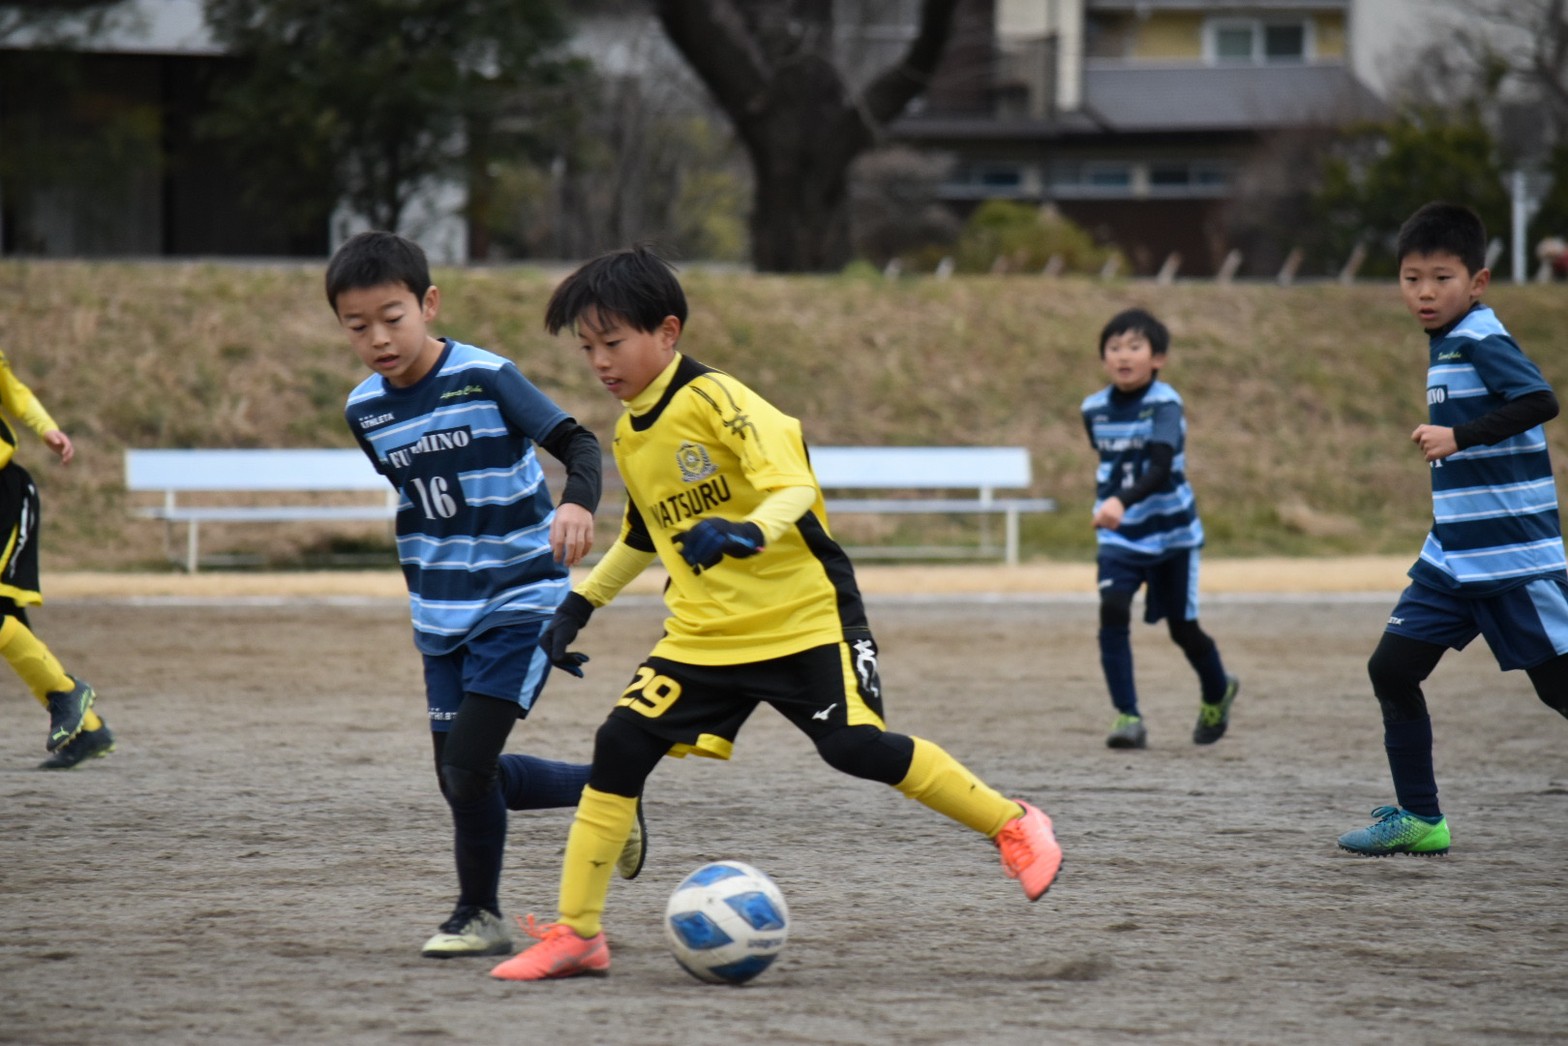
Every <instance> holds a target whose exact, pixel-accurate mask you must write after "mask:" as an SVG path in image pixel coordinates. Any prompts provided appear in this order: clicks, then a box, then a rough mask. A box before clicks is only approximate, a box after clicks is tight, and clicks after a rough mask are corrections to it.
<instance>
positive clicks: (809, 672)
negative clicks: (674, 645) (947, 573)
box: [610, 632, 883, 759]
mask: <svg viewBox="0 0 1568 1046" xmlns="http://www.w3.org/2000/svg"><path fill="white" fill-rule="evenodd" d="M764 703H765V704H770V705H772V706H773V707H774V708H776V709H778V711H779V712H780V714H782V715H783V716H784V718H786V719H788V720H789V721H790V722H791V723H794V724H795V725H796V726H797V727H799V728H800V729H801V730H803V731H805V733H806V735H807V736H809V737H811V738H812V739H813V740H815V739H816V738H817V737H820V736H821V735H823V734H826V733H831V732H832V731H834V730H840V729H843V728H844V727H846V726H863V725H869V726H875V727H877V728H878V729H882V728H883V722H882V683H881V680H880V678H879V677H878V674H877V645H876V641H875V640H873V639H872V638H871V634H870V633H869V632H863V633H861V634H859V635H853V636H850V637H849V638H847V639H846V640H845V641H844V642H841V643H829V644H827V645H825V646H817V647H812V648H810V649H809V650H802V651H801V652H800V653H798V654H788V655H786V656H784V657H776V658H772V659H770V660H767V661H751V662H748V663H746V664H741V665H692V664H687V663H686V662H683V661H671V660H669V659H668V658H663V657H650V658H649V659H648V660H647V661H644V662H643V663H642V664H641V665H640V666H638V668H637V673H636V674H635V675H634V676H633V677H632V681H631V685H630V686H628V687H627V688H626V690H625V692H624V693H622V695H621V699H620V701H618V702H617V703H616V705H615V707H614V708H613V709H611V711H610V715H611V716H612V717H616V718H620V719H623V720H625V721H627V722H629V723H632V724H634V725H636V726H637V727H638V728H639V729H641V730H644V731H646V732H647V733H650V734H652V735H653V736H655V737H659V738H663V739H664V740H666V741H668V742H670V752H669V754H670V755H674V756H684V755H705V756H709V757H712V758H715V759H728V758H729V757H730V753H731V751H732V750H733V749H734V745H735V735H736V734H738V733H740V728H741V727H742V726H743V725H745V722H746V720H747V718H748V717H749V716H750V715H751V713H752V711H753V710H754V709H756V707H757V705H759V704H764Z"/></svg>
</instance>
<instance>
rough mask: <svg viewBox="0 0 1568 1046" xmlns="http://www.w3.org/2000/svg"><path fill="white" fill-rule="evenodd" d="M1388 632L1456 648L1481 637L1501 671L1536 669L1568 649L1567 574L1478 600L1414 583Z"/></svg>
mask: <svg viewBox="0 0 1568 1046" xmlns="http://www.w3.org/2000/svg"><path fill="white" fill-rule="evenodd" d="M1387 631H1389V632H1392V633H1394V634H1395V635H1397V636H1405V637H1407V638H1409V639H1418V640H1420V641H1421V642H1423V643H1435V644H1437V645H1438V646H1446V647H1452V648H1453V649H1455V650H1463V649H1464V648H1465V646H1466V645H1467V644H1468V643H1469V642H1470V640H1472V639H1474V638H1475V637H1476V636H1478V635H1479V636H1485V637H1486V643H1487V646H1489V647H1491V648H1492V654H1493V656H1494V657H1496V658H1497V663H1498V665H1499V666H1501V667H1502V668H1503V669H1504V670H1505V671H1507V670H1509V669H1515V668H1534V667H1535V666H1536V665H1539V664H1544V663H1545V662H1547V661H1550V660H1551V659H1552V658H1554V657H1557V656H1558V655H1559V654H1568V577H1541V578H1536V579H1535V580H1534V581H1531V582H1529V583H1528V584H1524V585H1520V586H1518V587H1517V588H1510V589H1509V590H1508V591H1506V592H1500V593H1498V594H1497V595H1495V596H1486V597H1483V598H1479V599H1464V598H1462V597H1460V596H1458V595H1455V594H1454V593H1452V592H1443V591H1441V590H1439V589H1435V588H1430V587H1428V586H1426V585H1422V584H1416V583H1412V584H1411V585H1410V586H1409V587H1408V588H1406V589H1405V591H1404V592H1403V593H1402V594H1401V595H1400V597H1399V602H1398V604H1396V605H1395V607H1394V611H1393V613H1392V614H1390V615H1389V618H1388V628H1387Z"/></svg>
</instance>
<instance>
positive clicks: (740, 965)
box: [664, 861, 789, 984]
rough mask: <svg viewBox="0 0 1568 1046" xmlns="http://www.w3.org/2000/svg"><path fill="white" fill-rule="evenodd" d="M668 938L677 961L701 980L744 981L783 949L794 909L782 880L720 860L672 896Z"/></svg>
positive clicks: (696, 873)
mask: <svg viewBox="0 0 1568 1046" xmlns="http://www.w3.org/2000/svg"><path fill="white" fill-rule="evenodd" d="M664 936H665V937H666V938H667V939H668V940H669V943H670V951H671V953H673V954H674V956H675V961H676V962H678V963H680V964H681V967H682V968H683V969H685V971H686V972H687V973H689V974H691V975H692V976H693V977H695V978H697V979H698V980H699V981H707V982H709V983H710V984H744V983H745V982H747V981H749V980H751V979H752V978H753V977H755V976H757V974H759V973H761V972H762V971H763V970H766V969H767V968H768V967H769V966H770V965H772V963H773V960H774V959H776V958H778V955H779V952H781V951H783V950H784V941H785V939H786V938H787V937H788V936H789V907H788V906H787V905H785V903H784V895H783V894H782V893H780V892H779V888H778V884H776V883H775V882H774V881H773V880H772V879H770V878H768V877H767V876H766V875H765V874H763V873H762V872H759V871H758V870H757V869H755V868H753V867H752V866H751V865H749V864H742V863H741V862H740V861H715V862H714V863H712V864H705V865H703V866H702V867H701V868H698V869H697V870H696V871H694V872H692V873H691V874H690V875H688V876H687V877H686V878H685V879H682V880H681V884H680V885H679V886H677V887H676V888H675V892H674V893H672V894H671V895H670V903H669V904H668V905H666V906H665V908H664Z"/></svg>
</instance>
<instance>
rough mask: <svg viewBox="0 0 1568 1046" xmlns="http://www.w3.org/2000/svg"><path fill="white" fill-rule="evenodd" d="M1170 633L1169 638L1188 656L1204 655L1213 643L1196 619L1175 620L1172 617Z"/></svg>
mask: <svg viewBox="0 0 1568 1046" xmlns="http://www.w3.org/2000/svg"><path fill="white" fill-rule="evenodd" d="M1170 633H1171V640H1172V641H1173V642H1174V643H1175V644H1176V645H1177V646H1179V647H1181V648H1182V650H1184V651H1186V653H1187V655H1188V656H1189V657H1201V656H1203V655H1206V654H1207V653H1208V652H1209V648H1210V647H1212V646H1213V645H1214V640H1212V639H1210V638H1209V634H1208V633H1207V632H1205V631H1204V630H1203V628H1202V627H1201V626H1200V625H1199V624H1198V623H1197V622H1196V621H1177V620H1176V619H1175V618H1172V619H1171V622H1170Z"/></svg>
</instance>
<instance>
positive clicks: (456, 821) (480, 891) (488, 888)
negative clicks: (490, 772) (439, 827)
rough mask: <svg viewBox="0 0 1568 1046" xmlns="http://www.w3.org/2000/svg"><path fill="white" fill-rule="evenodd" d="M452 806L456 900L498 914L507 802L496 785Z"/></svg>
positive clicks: (450, 805)
mask: <svg viewBox="0 0 1568 1046" xmlns="http://www.w3.org/2000/svg"><path fill="white" fill-rule="evenodd" d="M447 805H448V806H449V807H451V809H452V852H453V855H454V856H455V857H456V859H457V903H458V904H472V905H477V906H478V907H480V908H487V909H489V910H490V911H492V912H495V913H496V914H500V911H501V907H500V901H499V895H500V888H501V857H502V855H503V854H504V853H505V851H506V803H505V801H504V800H503V799H502V798H501V788H500V786H499V785H492V786H491V787H490V791H488V792H486V793H485V795H484V797H483V798H481V799H479V800H478V801H477V802H473V803H465V804H462V805H459V804H456V803H453V802H451V800H448V801H447Z"/></svg>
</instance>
